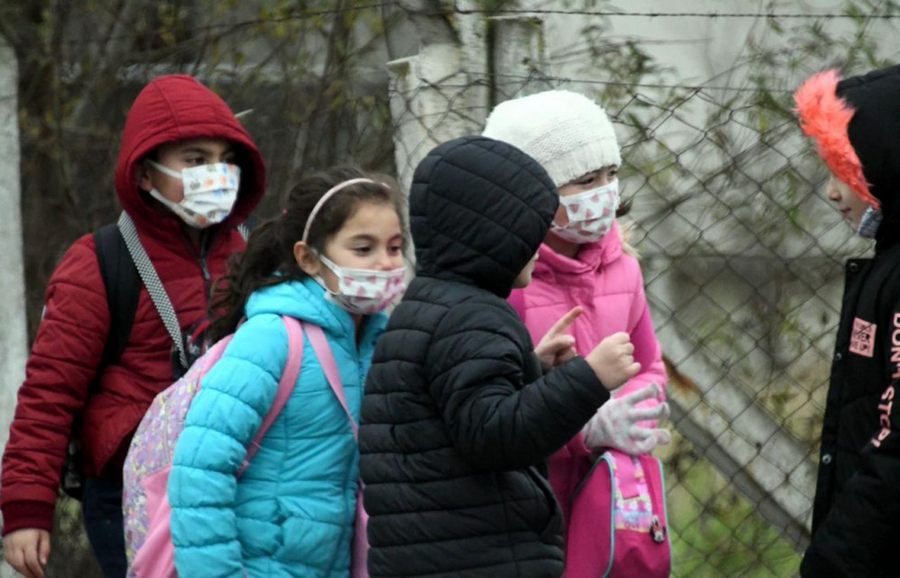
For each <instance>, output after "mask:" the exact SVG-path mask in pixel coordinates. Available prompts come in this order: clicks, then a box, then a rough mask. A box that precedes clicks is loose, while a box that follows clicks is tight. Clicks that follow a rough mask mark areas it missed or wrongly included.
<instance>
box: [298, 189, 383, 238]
mask: <svg viewBox="0 0 900 578" xmlns="http://www.w3.org/2000/svg"><path fill="white" fill-rule="evenodd" d="M359 183H371V184H373V185H381V186H382V187H387V185H385V184H384V183H376V182H375V181H373V180H372V179H366V178H358V179H350V180H349V181H344V182H342V183H338V184H336V185H334V186H333V187H331V188H330V189H328V191H327V192H326V193H325V194H324V195H322V198H321V199H319V202H318V203H316V206H315V207H313V210H312V212H311V213H310V214H309V218H307V219H306V226H305V227H303V237H302V238H301V239H300V240H301V241H303V242H304V243H306V238H307V237H308V236H309V228H310V227H311V226H312V222H313V219H315V218H316V215H318V214H319V211H320V210H321V209H322V206H323V205H324V204H325V203H326V202H327V201H328V199H330V198H331V197H333V196H334V195H335V194H337V193H338V192H340V191H341V190H342V189H345V188H347V187H349V186H350V185H356V184H359Z"/></svg>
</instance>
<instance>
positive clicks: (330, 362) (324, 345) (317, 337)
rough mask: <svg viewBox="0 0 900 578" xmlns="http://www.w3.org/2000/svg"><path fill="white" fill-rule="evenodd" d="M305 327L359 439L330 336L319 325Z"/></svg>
mask: <svg viewBox="0 0 900 578" xmlns="http://www.w3.org/2000/svg"><path fill="white" fill-rule="evenodd" d="M303 329H304V330H305V331H306V335H307V336H308V337H309V342H310V344H311V345H312V347H313V351H315V352H316V357H318V358H319V364H320V365H321V366H322V370H323V371H324V372H325V378H326V379H327V380H328V384H329V385H330V386H331V391H333V392H334V395H335V396H336V397H337V398H338V401H339V402H341V407H343V408H344V412H345V413H346V414H347V419H349V420H350V427H351V428H353V436H354V437H355V438H357V439H359V427H358V426H357V425H356V420H355V419H353V414H351V413H350V408H349V407H348V406H347V396H346V394H345V393H344V386H343V384H342V383H341V374H340V372H339V371H338V367H337V362H336V361H335V360H334V353H332V351H331V345H329V344H328V338H327V337H325V332H323V331H322V328H321V327H319V326H318V325H313V324H312V323H306V322H304V323H303Z"/></svg>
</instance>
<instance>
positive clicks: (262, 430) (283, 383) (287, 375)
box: [220, 315, 303, 477]
mask: <svg viewBox="0 0 900 578" xmlns="http://www.w3.org/2000/svg"><path fill="white" fill-rule="evenodd" d="M281 319H282V320H283V321H284V325H285V327H286V328H287V332H288V354H287V355H288V357H287V363H286V364H285V367H284V371H282V372H281V379H280V380H279V381H278V391H277V392H276V393H275V401H274V402H272V407H271V408H269V412H268V413H267V414H266V417H264V418H263V421H262V425H260V426H259V431H258V432H256V435H255V436H254V437H253V441H251V442H250V445H249V446H247V455H246V456H245V457H244V462H243V463H242V464H241V467H240V469H239V470H238V474H237V475H238V477H240V476H241V475H242V474H243V473H244V470H246V469H247V466H249V465H250V461H251V460H252V459H253V457H254V456H255V455H256V452H258V451H259V447H260V445H259V444H260V443H261V442H262V440H263V438H264V437H266V432H268V431H269V428H270V427H272V424H273V423H275V420H276V419H277V418H278V414H280V413H281V410H282V409H283V408H284V405H285V404H286V403H287V401H288V399H290V397H291V393H292V392H293V391H294V385H295V384H296V383H297V376H298V375H300V366H301V365H303V329H302V327H301V326H300V323H299V322H298V321H297V320H296V319H294V318H293V317H288V316H286V315H282V317H281ZM220 355H221V354H220Z"/></svg>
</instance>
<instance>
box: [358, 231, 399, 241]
mask: <svg viewBox="0 0 900 578" xmlns="http://www.w3.org/2000/svg"><path fill="white" fill-rule="evenodd" d="M395 239H401V240H402V239H403V233H397V234H396V235H394V236H392V237H391V238H390V239H388V242H390V241H393V240H395ZM375 240H377V239H376V237H375V235H372V234H369V233H359V234H358V235H353V236H352V237H350V238H349V239H348V241H375Z"/></svg>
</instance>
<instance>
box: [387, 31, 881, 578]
mask: <svg viewBox="0 0 900 578" xmlns="http://www.w3.org/2000/svg"><path fill="white" fill-rule="evenodd" d="M495 26H496V28H495V35H496V36H495V38H506V39H508V40H510V41H512V42H516V43H518V46H508V45H502V44H501V45H495V47H494V50H502V51H503V52H502V54H501V56H500V58H499V59H495V61H494V70H493V71H492V72H491V73H489V74H487V73H482V72H481V71H480V70H478V69H477V68H476V70H475V71H474V72H473V71H472V70H465V69H462V68H456V69H454V68H452V66H453V64H454V63H458V62H459V61H462V62H466V63H467V64H468V65H472V64H473V62H472V61H471V60H468V61H467V59H466V55H461V56H460V58H459V60H455V59H454V58H453V57H452V56H448V55H447V54H446V50H447V47H441V48H440V49H438V50H435V49H434V48H431V49H430V50H429V49H426V50H423V51H422V52H421V53H420V54H419V55H418V56H416V57H413V58H408V59H404V60H402V61H398V62H394V63H392V64H391V70H392V74H393V83H392V86H391V109H392V112H393V114H394V119H395V122H396V123H397V125H398V126H397V132H396V137H395V147H396V162H397V170H398V173H399V174H400V176H401V180H404V182H408V179H409V178H410V176H411V174H412V170H413V169H414V166H415V164H416V162H417V161H418V160H419V159H420V158H421V157H422V155H424V153H425V152H427V150H428V149H430V148H431V146H433V145H434V144H436V143H438V142H441V141H442V140H446V139H447V138H452V137H453V136H459V135H462V134H467V133H474V132H479V131H480V130H481V127H482V124H483V120H484V118H485V116H486V113H487V112H488V110H489V108H486V107H484V106H483V103H485V102H487V101H488V98H487V95H488V93H491V94H493V96H494V100H495V101H499V100H503V99H506V98H511V97H515V96H520V95H524V94H529V93H534V92H537V91H540V90H545V89H547V88H554V87H555V88H564V89H567V90H573V91H576V92H581V93H583V94H587V95H591V96H593V97H595V98H596V99H597V100H598V101H599V102H605V103H607V106H608V112H609V114H610V116H611V118H612V120H613V122H614V125H615V127H616V132H617V134H618V137H619V140H620V143H621V144H622V152H623V158H624V161H623V167H622V171H621V173H620V182H621V183H622V184H621V185H620V187H622V188H623V191H624V192H623V196H624V198H625V199H628V200H630V201H631V202H632V209H631V212H630V214H629V215H628V216H627V217H625V218H623V219H622V221H623V224H624V225H625V227H624V229H625V231H626V233H625V235H626V240H627V241H628V242H629V243H630V244H631V245H633V246H635V247H636V248H637V250H638V252H639V254H640V261H641V264H642V269H643V273H644V279H645V285H646V291H647V296H648V299H649V302H650V307H651V310H652V313H653V318H654V322H655V326H656V331H657V335H658V338H659V341H660V344H661V347H662V351H663V354H664V360H665V363H666V367H667V370H668V373H669V377H670V383H669V389H668V395H669V400H670V403H671V405H672V406H673V416H672V420H671V421H672V424H671V425H672V427H673V429H674V430H675V432H677V433H676V438H675V442H674V444H673V445H672V446H671V447H669V448H667V449H665V450H663V451H662V452H661V455H664V458H665V463H666V466H667V471H668V478H667V491H668V506H669V514H670V523H671V530H672V537H673V546H674V570H673V572H674V575H676V576H738V575H748V576H790V575H793V574H795V573H796V571H797V568H798V567H799V562H800V557H801V555H802V551H803V548H804V547H805V545H806V544H807V543H808V541H809V522H810V517H811V507H812V498H813V492H814V485H815V470H816V465H815V462H816V460H817V454H816V452H817V444H818V436H819V432H820V428H821V418H822V414H823V411H824V398H825V392H826V389H827V384H828V375H829V369H830V358H831V352H832V348H833V340H834V335H835V332H836V329H837V322H838V315H839V309H840V300H841V291H842V286H843V265H842V261H843V259H844V258H846V257H848V256H857V255H860V254H863V253H865V251H866V250H867V245H866V243H865V242H863V241H861V240H858V239H856V238H854V235H853V233H852V231H851V230H850V228H849V227H847V226H846V225H844V224H843V223H842V222H841V218H840V215H839V214H838V213H837V211H835V210H834V208H833V207H831V206H829V202H828V201H827V200H826V199H825V197H824V195H823V194H822V192H821V191H820V189H821V188H822V184H823V183H824V180H825V176H826V172H825V169H824V166H823V165H822V163H821V162H819V160H818V157H817V156H816V154H815V152H814V151H813V150H812V148H811V146H810V144H809V143H808V142H807V141H806V140H805V139H803V138H802V137H801V133H800V131H799V128H798V126H797V123H796V120H795V118H794V117H793V115H792V113H791V111H790V109H791V106H792V103H791V94H790V92H789V91H785V90H782V91H775V92H774V93H772V92H766V93H765V96H766V98H765V99H762V98H760V97H761V95H763V91H761V90H758V89H737V90H732V89H729V88H727V87H711V88H704V87H697V86H695V87H688V86H645V85H641V84H640V83H633V84H629V83H627V82H616V83H606V82H602V81H589V80H583V79H574V78H565V77H548V76H546V75H545V74H544V73H542V71H541V69H540V66H538V65H539V64H540V62H541V57H540V56H539V55H537V54H536V53H535V47H536V46H539V43H535V42H534V41H533V38H532V36H533V33H534V30H533V27H534V26H535V22H534V21H533V20H532V19H530V17H525V18H518V19H505V20H504V22H502V23H495ZM504 28H505V31H503V29H504ZM523 54H524V55H525V57H524V58H523ZM448 63H450V66H451V68H448ZM505 63H512V66H511V68H512V69H513V70H512V71H511V72H505V71H507V70H508V68H507V67H505V66H504V64H505ZM523 63H525V66H522V64H523ZM474 64H476V65H477V62H475V63H474ZM610 93H612V98H610Z"/></svg>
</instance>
